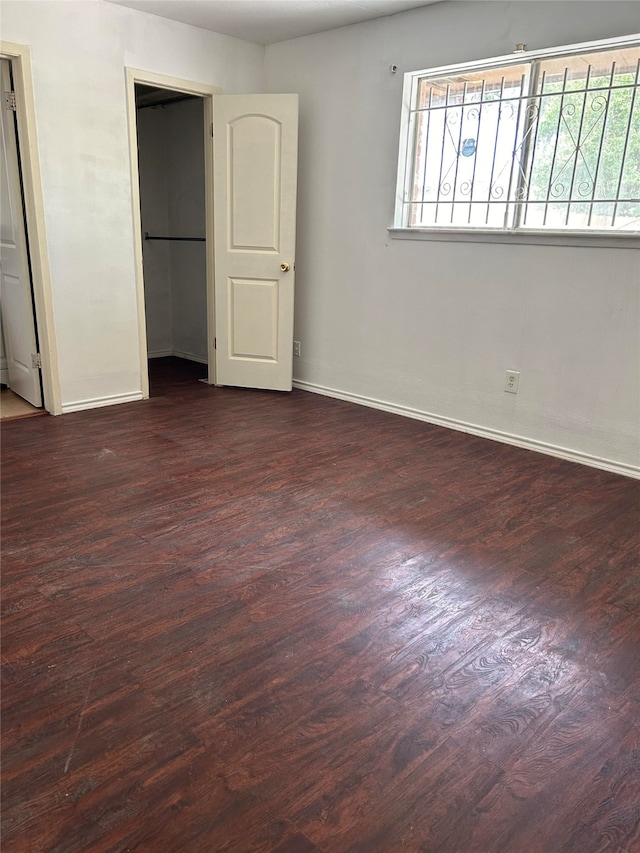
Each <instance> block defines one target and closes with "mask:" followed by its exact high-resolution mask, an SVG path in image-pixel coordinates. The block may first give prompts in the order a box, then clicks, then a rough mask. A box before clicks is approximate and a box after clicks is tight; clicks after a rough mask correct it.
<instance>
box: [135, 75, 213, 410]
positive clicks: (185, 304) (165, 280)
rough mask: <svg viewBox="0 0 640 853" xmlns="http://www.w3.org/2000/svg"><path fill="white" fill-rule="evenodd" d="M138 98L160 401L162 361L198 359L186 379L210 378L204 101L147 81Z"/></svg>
mask: <svg viewBox="0 0 640 853" xmlns="http://www.w3.org/2000/svg"><path fill="white" fill-rule="evenodd" d="M135 96H136V124H137V133H138V172H139V177H140V184H139V186H140V219H141V228H142V235H143V240H142V256H143V269H144V304H145V325H146V335H147V358H148V359H149V392H150V395H151V396H153V395H154V393H155V390H154V375H158V373H159V366H158V365H156V366H155V367H156V369H155V371H154V364H153V363H154V361H157V360H160V359H162V360H166V359H169V360H170V361H171V360H172V361H175V360H176V359H182V360H185V361H188V362H194V363H195V364H196V365H198V367H195V368H194V367H192V366H189V365H185V368H186V369H185V371H184V374H185V376H192V377H194V378H198V379H206V377H207V375H208V360H209V359H208V328H207V253H206V243H207V238H206V191H205V187H206V183H205V151H204V135H203V128H204V103H203V99H202V97H200V96H197V95H192V94H189V93H185V92H177V91H175V90H174V91H172V90H169V89H163V88H161V87H158V86H150V85H146V84H141V83H136V84H135ZM161 373H162V371H161V370H160V374H161Z"/></svg>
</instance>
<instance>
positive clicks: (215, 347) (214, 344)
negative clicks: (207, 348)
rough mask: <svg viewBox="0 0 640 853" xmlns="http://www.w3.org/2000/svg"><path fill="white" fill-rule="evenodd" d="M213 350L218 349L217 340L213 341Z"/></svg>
mask: <svg viewBox="0 0 640 853" xmlns="http://www.w3.org/2000/svg"><path fill="white" fill-rule="evenodd" d="M213 348H214V349H218V339H217V338H214V339H213Z"/></svg>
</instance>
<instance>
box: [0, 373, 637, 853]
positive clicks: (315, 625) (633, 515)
mask: <svg viewBox="0 0 640 853" xmlns="http://www.w3.org/2000/svg"><path fill="white" fill-rule="evenodd" d="M185 369H186V373H185ZM153 370H154V372H153V375H152V386H151V387H152V393H153V394H154V396H153V397H152V399H150V400H149V401H146V402H140V403H130V404H127V405H121V406H115V407H111V408H105V409H99V410H93V411H87V412H81V413H77V414H72V415H65V416H63V417H60V418H34V419H31V420H26V421H16V422H11V423H8V424H6V425H4V424H3V426H2V472H3V478H2V490H3V491H2V516H3V527H2V534H3V565H2V569H3V589H2V609H3V626H2V673H3V691H2V740H3V744H2V745H3V768H2V773H3V784H2V800H3V810H2V820H3V832H2V845H3V847H2V849H3V850H4V851H6V853H9V851H28V852H29V853H33V852H34V851H56V853H68V851H127V850H137V851H153V853H170V851H187V852H189V851H203V853H210V852H211V851H225V853H253V852H254V851H269V852H270V853H377V851H382V852H383V853H395V851H416V853H417V851H422V853H436V851H438V853H490V851H509V853H537V851H540V853H543V851H544V853H569V851H570V852H571V853H596V851H617V853H622V851H638V850H640V734H639V728H638V723H639V720H640V714H639V712H640V577H639V573H638V520H639V519H638V501H639V488H640V485H639V483H638V482H636V481H633V480H631V479H626V478H623V477H619V476H615V475H612V474H607V473H603V472H600V471H597V470H594V469H591V468H587V467H583V466H580V465H576V464H572V463H569V462H563V461H560V460H557V459H553V458H550V457H547V456H542V455H539V454H535V453H531V452H528V451H524V450H519V449H517V448H513V447H509V446H506V445H501V444H497V443H492V442H490V441H486V440H483V439H480V438H475V437H473V436H468V435H464V434H462V433H457V432H452V431H448V430H446V429H441V428H439V427H434V426H430V425H428V424H424V423H420V422H417V421H412V420H408V419H403V418H400V417H397V416H394V415H389V414H385V413H382V412H378V411H374V410H371V409H366V408H361V407H357V406H354V405H351V404H348V403H343V402H340V401H336V400H330V399H327V398H323V397H320V396H316V395H313V394H309V393H305V392H303V391H294V392H293V393H291V394H289V395H286V394H278V393H269V392H259V391H243V390H238V389H216V388H211V387H208V386H206V385H205V384H203V383H200V382H198V381H197V378H198V376H201V375H202V370H201V368H200V367H198V366H197V365H194V366H189V365H188V364H187V365H184V364H183V365H179V364H178V363H176V362H174V361H172V360H167V361H164V362H163V363H160V364H154V365H153Z"/></svg>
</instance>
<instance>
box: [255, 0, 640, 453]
mask: <svg viewBox="0 0 640 853" xmlns="http://www.w3.org/2000/svg"><path fill="white" fill-rule="evenodd" d="M638 29H640V26H639V19H638V5H637V4H636V3H618V2H604V3H600V2H586V3H581V2H554V3H548V2H542V3H538V2H515V3H506V2H498V3H491V2H488V3H485V2H469V3H466V2H447V3H442V4H438V5H434V6H429V7H426V8H423V9H419V10H416V11H413V12H407V13H402V14H398V15H394V16H392V17H389V18H384V19H379V20H377V21H372V22H368V23H365V24H360V25H356V26H352V27H345V28H343V29H340V30H334V31H332V32H328V33H321V34H319V35H316V36H309V37H305V38H300V39H295V40H291V41H288V42H284V43H281V44H276V45H271V46H268V47H267V50H266V71H267V82H268V86H269V91H272V92H286V91H297V92H299V94H300V121H301V128H300V172H299V192H298V197H299V215H298V248H297V264H296V288H297V290H296V299H297V308H296V319H295V338H296V339H298V340H300V341H301V343H302V358H301V359H295V367H294V369H295V375H296V378H297V379H298V380H301V381H302V382H305V383H308V385H309V386H312V387H316V388H317V387H324V388H328V389H333V392H335V393H338V394H342V395H347V396H348V395H351V396H352V397H355V398H358V397H363V398H371V399H373V400H376V401H380V402H381V403H382V404H383V405H384V404H386V403H390V404H393V405H395V406H397V407H403V406H404V407H408V408H409V409H413V410H416V411H417V412H422V413H429V417H432V419H434V420H438V419H440V420H443V421H445V422H446V421H447V419H450V420H451V421H452V422H453V424H454V425H456V426H459V427H463V428H478V429H479V431H480V432H485V433H487V434H495V435H496V437H503V438H504V437H511V436H520V437H523V438H524V439H525V443H529V444H531V445H535V443H541V444H542V445H543V446H553V447H561V448H568V449H569V450H570V451H572V452H574V453H575V454H576V455H577V456H580V454H584V455H586V456H587V457H589V456H592V457H596V459H597V460H603V459H605V460H606V459H608V460H613V461H614V462H616V463H621V467H623V466H624V465H625V464H627V465H636V466H637V465H638V464H639V462H640V455H639V452H638V451H639V448H638V439H637V434H638V425H639V417H640V416H639V405H638V389H639V387H640V382H639V377H638V369H639V364H640V353H639V349H638V346H639V344H638V342H639V335H638V318H639V307H638V290H639V288H638V284H639V259H638V253H637V252H636V251H633V250H615V249H599V248H570V247H549V246H522V245H498V244H492V243H487V244H482V245H478V244H471V243H462V244H460V243H451V242H420V243H416V242H408V241H399V240H392V239H390V238H389V235H388V233H387V226H389V225H391V224H392V221H393V207H394V195H395V180H396V167H397V144H398V134H399V123H400V108H401V92H402V83H403V72H405V71H410V70H417V69H421V68H427V67H429V66H438V65H444V64H448V63H454V62H462V61H466V60H473V59H481V58H484V57H490V56H495V55H502V54H506V53H510V52H511V51H513V49H514V46H515V45H516V43H518V42H525V43H526V44H527V46H528V47H529V49H535V48H542V47H547V46H552V45H562V44H568V43H572V42H580V41H587V40H592V39H596V38H605V37H614V36H618V35H623V34H627V33H632V32H634V31H637V30H638ZM391 63H395V64H397V66H398V72H397V74H395V75H393V74H391V73H390V69H389V66H390V65H391ZM507 369H514V370H519V371H521V378H520V392H519V394H518V395H517V396H514V395H512V394H506V393H505V392H504V391H503V384H504V376H505V371H506V370H507Z"/></svg>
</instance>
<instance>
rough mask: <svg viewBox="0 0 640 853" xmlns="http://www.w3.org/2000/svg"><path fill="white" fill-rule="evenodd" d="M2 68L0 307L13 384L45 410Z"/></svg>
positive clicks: (7, 81)
mask: <svg viewBox="0 0 640 853" xmlns="http://www.w3.org/2000/svg"><path fill="white" fill-rule="evenodd" d="M0 63H1V65H2V104H0V108H1V111H2V130H1V138H0V143H1V148H2V162H1V164H0V168H1V174H0V304H1V305H2V324H3V329H4V347H5V352H6V357H7V370H8V375H9V386H10V387H11V389H12V391H14V392H15V393H16V394H19V395H20V396H21V397H24V398H25V400H28V401H29V402H30V403H31V404H32V405H34V406H42V390H41V386H40V370H39V368H38V367H34V365H33V360H32V357H33V356H35V355H36V353H37V343H36V328H35V320H34V313H33V298H32V295H31V277H30V273H29V260H28V256H27V240H26V234H25V227H24V215H23V211H22V190H21V185H20V172H19V167H18V149H17V140H16V131H15V119H14V112H13V110H12V109H11V108H10V107H9V106H8V97H7V96H8V93H9V92H11V75H10V66H9V61H8V60H7V59H3V60H0Z"/></svg>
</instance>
